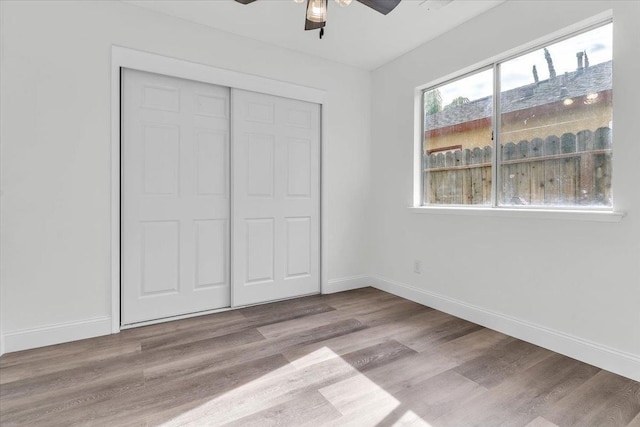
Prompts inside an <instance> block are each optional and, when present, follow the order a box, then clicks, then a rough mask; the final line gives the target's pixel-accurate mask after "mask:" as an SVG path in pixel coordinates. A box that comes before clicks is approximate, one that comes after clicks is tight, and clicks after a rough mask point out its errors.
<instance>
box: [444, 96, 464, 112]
mask: <svg viewBox="0 0 640 427" xmlns="http://www.w3.org/2000/svg"><path fill="white" fill-rule="evenodd" d="M468 102H469V98H466V97H464V96H459V97H457V98H454V99H453V101H451V102H450V103H449V104H447V106H446V107H444V108H445V109H447V108H451V107H457V106H458V105H463V104H466V103H468Z"/></svg>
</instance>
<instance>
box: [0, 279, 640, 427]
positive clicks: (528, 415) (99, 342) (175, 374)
mask: <svg viewBox="0 0 640 427" xmlns="http://www.w3.org/2000/svg"><path fill="white" fill-rule="evenodd" d="M0 424H1V425H2V426H11V425H30V426H39V425H56V426H72V425H100V426H103V425H104V426H120V425H122V426H136V425H152V426H157V425H166V426H178V425H180V426H182V425H193V426H202V425H206V426H214V425H223V424H228V425H233V426H269V425H284V426H296V427H297V426H304V425H310V426H315V425H332V426H344V425H353V426H376V425H377V426H391V425H415V426H456V427H458V426H528V427H534V426H535V427H542V426H605V425H606V426H627V425H629V426H631V425H633V426H640V383H638V382H635V381H632V380H629V379H626V378H623V377H620V376H618V375H614V374H612V373H609V372H606V371H603V370H601V369H598V368H595V367H593V366H590V365H587V364H584V363H581V362H578V361H576V360H573V359H570V358H568V357H565V356H561V355H559V354H557V353H554V352H551V351H548V350H545V349H543V348H540V347H537V346H535V345H532V344H528V343H526V342H524V341H520V340H517V339H515V338H511V337H508V336H506V335H503V334H500V333H498V332H495V331H492V330H490V329H486V328H483V327H480V326H478V325H475V324H473V323H469V322H466V321H464V320H461V319H458V318H455V317H453V316H450V315H447V314H444V313H442V312H439V311H436V310H433V309H430V308H427V307H424V306H421V305H418V304H415V303H413V302H410V301H407V300H404V299H402V298H399V297H396V296H393V295H390V294H387V293H384V292H381V291H378V290H375V289H371V288H365V289H359V290H355V291H350V292H343V293H339V294H333V295H324V296H313V297H307V298H300V299H295V300H290V301H284V302H279V303H274V304H268V305H262V306H256V307H250V308H245V309H242V310H237V311H230V312H225V313H220V314H214V315H209V316H203V317H197V318H192V319H186V320H180V321H175V322H170V323H164V324H160V325H154V326H147V327H143V328H137V329H130V330H126V331H123V332H121V333H120V334H117V335H111V336H106V337H100V338H94V339H89V340H84V341H77V342H73V343H68V344H61V345H57V346H51V347H46V348H41V349H35V350H28V351H23V352H17V353H11V354H7V355H4V356H2V358H0Z"/></svg>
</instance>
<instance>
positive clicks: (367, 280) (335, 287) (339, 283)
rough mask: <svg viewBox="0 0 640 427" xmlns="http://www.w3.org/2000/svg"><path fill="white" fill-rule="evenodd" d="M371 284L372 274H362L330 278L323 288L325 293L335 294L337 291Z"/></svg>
mask: <svg viewBox="0 0 640 427" xmlns="http://www.w3.org/2000/svg"><path fill="white" fill-rule="evenodd" d="M367 286H371V276H368V275H366V274H360V275H358V276H350V277H341V278H339V279H330V280H329V282H328V283H327V285H326V286H325V287H324V289H323V290H322V293H323V294H333V293H335V292H342V291H350V290H352V289H360V288H366V287H367Z"/></svg>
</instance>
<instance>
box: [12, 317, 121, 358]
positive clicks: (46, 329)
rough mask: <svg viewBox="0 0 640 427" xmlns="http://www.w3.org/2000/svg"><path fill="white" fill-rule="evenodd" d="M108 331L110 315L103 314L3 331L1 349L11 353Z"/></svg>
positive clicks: (91, 336)
mask: <svg viewBox="0 0 640 427" xmlns="http://www.w3.org/2000/svg"><path fill="white" fill-rule="evenodd" d="M110 333H111V317H110V316H104V317H96V318H93V319H87V320H80V321H76V322H66V323H58V324H55V325H47V326H42V327H39V328H33V329H24V330H21V331H15V332H9V333H5V334H4V335H3V336H2V337H1V338H2V341H3V351H4V352H6V353H11V352H13V351H20V350H28V349H31V348H38V347H44V346H47V345H54V344H61V343H65V342H70V341H77V340H82V339H85V338H93V337H98V336H101V335H109V334H110Z"/></svg>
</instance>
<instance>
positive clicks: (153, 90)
mask: <svg viewBox="0 0 640 427" xmlns="http://www.w3.org/2000/svg"><path fill="white" fill-rule="evenodd" d="M122 79H123V84H122V111H121V123H122V141H121V144H122V147H121V153H122V159H121V165H122V166H121V171H122V181H121V182H122V189H121V194H122V211H121V215H122V218H121V223H122V230H121V233H122V240H121V241H122V248H121V258H122V259H121V287H122V323H123V324H132V323H137V322H142V321H147V320H154V319H160V318H165V317H171V316H176V315H181V314H187V313H194V312H198V311H204V310H211V309H215V308H221V307H228V306H229V305H230V282H229V266H230V259H229V232H230V230H229V210H230V206H229V178H228V176H229V173H230V171H229V89H228V88H223V87H219V86H214V85H210V84H205V83H199V82H194V81H190V80H183V79H178V78H173V77H168V76H162V75H158V74H152V73H146V72H140V71H134V70H123V76H122Z"/></svg>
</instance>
